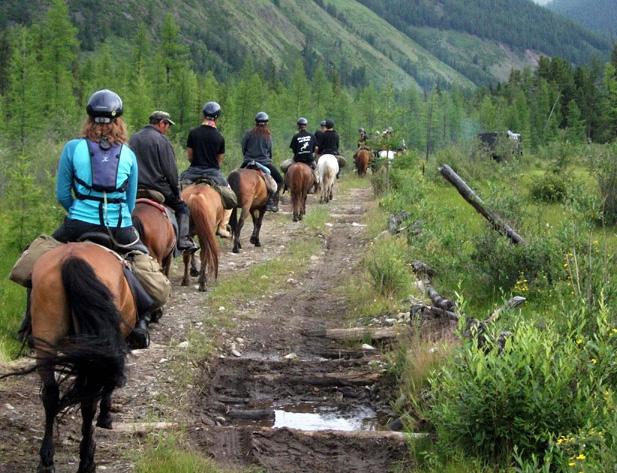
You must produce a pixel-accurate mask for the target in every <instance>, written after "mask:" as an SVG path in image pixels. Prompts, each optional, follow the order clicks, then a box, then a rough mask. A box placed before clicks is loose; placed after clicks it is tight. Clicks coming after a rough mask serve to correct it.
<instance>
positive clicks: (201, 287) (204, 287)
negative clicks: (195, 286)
mask: <svg viewBox="0 0 617 473" xmlns="http://www.w3.org/2000/svg"><path fill="white" fill-rule="evenodd" d="M206 290H207V288H206V286H202V285H200V286H199V292H206Z"/></svg>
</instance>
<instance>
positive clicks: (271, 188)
mask: <svg viewBox="0 0 617 473" xmlns="http://www.w3.org/2000/svg"><path fill="white" fill-rule="evenodd" d="M244 169H252V170H253V171H257V173H258V174H259V175H260V176H261V178H262V179H263V180H264V182H265V183H266V189H268V192H276V191H277V190H278V184H277V183H276V181H275V180H274V178H273V177H272V176H271V175H270V170H269V169H268V168H267V167H266V166H264V165H263V164H260V163H258V162H257V161H249V162H248V163H247V165H246V166H244Z"/></svg>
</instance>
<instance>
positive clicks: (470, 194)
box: [439, 164, 527, 244]
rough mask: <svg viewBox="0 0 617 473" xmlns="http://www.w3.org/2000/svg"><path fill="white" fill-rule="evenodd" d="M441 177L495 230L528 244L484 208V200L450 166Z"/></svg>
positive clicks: (445, 166)
mask: <svg viewBox="0 0 617 473" xmlns="http://www.w3.org/2000/svg"><path fill="white" fill-rule="evenodd" d="M439 172H440V173H441V175H442V176H443V177H444V178H445V179H446V180H447V181H448V182H449V183H450V184H452V185H453V186H454V187H455V188H456V190H457V191H458V193H459V194H461V196H462V197H463V198H464V199H465V200H466V201H467V202H469V203H470V204H471V206H472V207H473V208H474V209H476V210H477V211H478V212H479V213H480V214H481V215H482V216H484V218H486V219H487V220H488V221H489V222H490V223H491V225H492V226H493V228H494V229H495V230H497V231H499V232H501V233H502V234H504V235H505V236H507V237H508V238H509V239H510V240H512V242H514V243H516V244H519V243H522V244H525V243H527V242H526V241H525V239H524V238H523V237H522V236H520V235H519V234H518V233H517V232H516V231H515V230H514V229H513V228H512V227H510V226H509V225H508V224H507V223H506V222H504V221H503V219H502V218H501V217H500V216H499V215H497V214H496V213H493V212H491V211H490V210H489V209H487V208H486V207H485V206H484V202H482V199H480V197H478V195H477V194H476V193H475V192H474V191H473V190H472V189H471V188H470V187H469V186H468V185H467V184H466V183H465V181H463V180H462V179H461V178H460V176H459V175H458V174H456V173H455V172H454V171H453V170H452V168H451V167H450V166H448V165H447V164H444V165H443V166H441V167H440V168H439Z"/></svg>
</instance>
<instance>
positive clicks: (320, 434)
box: [252, 427, 430, 442]
mask: <svg viewBox="0 0 617 473" xmlns="http://www.w3.org/2000/svg"><path fill="white" fill-rule="evenodd" d="M284 430H287V431H289V432H292V433H294V434H296V435H302V436H304V437H310V438H315V439H332V438H334V437H338V438H350V439H358V440H394V441H397V442H406V441H407V440H415V439H423V438H427V437H429V435H430V434H428V433H424V432H411V433H406V432H394V431H391V430H352V431H348V430H299V429H291V428H288V427H283V428H277V429H274V428H271V427H262V428H261V429H259V430H254V431H253V432H252V434H253V435H263V436H271V435H276V434H277V433H281V431H284Z"/></svg>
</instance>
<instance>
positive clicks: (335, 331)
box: [302, 326, 408, 340]
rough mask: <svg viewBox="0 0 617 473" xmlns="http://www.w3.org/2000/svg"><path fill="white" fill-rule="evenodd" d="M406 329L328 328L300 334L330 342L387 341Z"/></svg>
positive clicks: (402, 333)
mask: <svg viewBox="0 0 617 473" xmlns="http://www.w3.org/2000/svg"><path fill="white" fill-rule="evenodd" d="M407 331H408V329H407V328H406V327H402V326H401V327H384V328H380V327H378V328H376V327H353V328H330V329H326V330H307V331H304V332H302V335H304V336H306V337H323V338H330V339H332V340H362V339H365V338H370V339H371V340H387V339H393V338H397V337H399V336H400V335H404V334H405V333H407Z"/></svg>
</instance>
